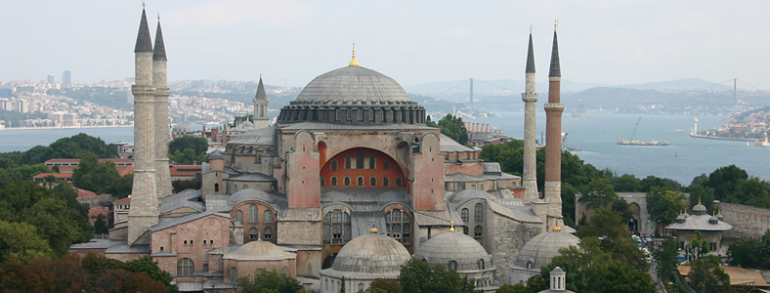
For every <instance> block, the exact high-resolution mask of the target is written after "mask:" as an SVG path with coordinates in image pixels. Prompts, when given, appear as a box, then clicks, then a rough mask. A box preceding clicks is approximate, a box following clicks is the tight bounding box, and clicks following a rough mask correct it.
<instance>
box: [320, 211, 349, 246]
mask: <svg viewBox="0 0 770 293" xmlns="http://www.w3.org/2000/svg"><path fill="white" fill-rule="evenodd" d="M352 234H353V230H352V228H351V226H350V215H349V214H348V213H346V212H343V211H342V210H340V209H335V210H333V211H331V212H327V213H326V215H325V216H324V219H323V243H324V244H344V243H346V242H348V241H350V238H351V235H352Z"/></svg>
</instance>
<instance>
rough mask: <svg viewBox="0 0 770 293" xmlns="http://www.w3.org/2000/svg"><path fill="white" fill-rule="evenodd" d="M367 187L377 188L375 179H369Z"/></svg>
mask: <svg viewBox="0 0 770 293" xmlns="http://www.w3.org/2000/svg"><path fill="white" fill-rule="evenodd" d="M369 186H371V187H375V186H377V177H372V178H369Z"/></svg>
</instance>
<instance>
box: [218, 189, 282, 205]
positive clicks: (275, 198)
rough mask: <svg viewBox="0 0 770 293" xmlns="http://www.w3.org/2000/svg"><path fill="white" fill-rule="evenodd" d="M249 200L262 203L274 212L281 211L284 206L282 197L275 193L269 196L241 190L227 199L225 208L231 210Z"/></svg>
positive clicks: (250, 190)
mask: <svg viewBox="0 0 770 293" xmlns="http://www.w3.org/2000/svg"><path fill="white" fill-rule="evenodd" d="M250 200H255V201H260V202H263V203H265V204H267V205H269V206H270V207H272V208H273V209H275V210H283V209H284V207H285V206H286V204H285V201H286V200H285V198H284V197H283V196H282V195H280V194H277V193H276V194H271V193H267V192H265V191H263V190H259V189H254V188H247V189H242V190H240V191H238V192H236V193H233V194H232V195H230V198H228V199H227V206H228V207H230V208H233V207H235V206H236V205H238V204H240V203H242V202H245V201H250Z"/></svg>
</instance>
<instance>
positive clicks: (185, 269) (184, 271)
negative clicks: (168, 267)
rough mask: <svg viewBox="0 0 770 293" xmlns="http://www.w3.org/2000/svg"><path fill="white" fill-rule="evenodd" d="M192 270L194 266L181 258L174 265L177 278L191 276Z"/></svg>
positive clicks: (189, 261) (191, 262)
mask: <svg viewBox="0 0 770 293" xmlns="http://www.w3.org/2000/svg"><path fill="white" fill-rule="evenodd" d="M194 270H195V264H194V263H193V261H192V260H191V259H189V258H183V259H181V260H179V263H177V265H176V274H177V276H190V275H192V274H193V271H194Z"/></svg>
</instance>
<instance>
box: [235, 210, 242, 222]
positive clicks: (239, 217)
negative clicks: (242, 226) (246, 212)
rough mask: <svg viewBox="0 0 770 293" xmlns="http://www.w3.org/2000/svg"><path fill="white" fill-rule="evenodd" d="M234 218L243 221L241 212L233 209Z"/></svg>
mask: <svg viewBox="0 0 770 293" xmlns="http://www.w3.org/2000/svg"><path fill="white" fill-rule="evenodd" d="M235 220H236V221H238V222H241V223H243V212H241V211H235Z"/></svg>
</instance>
